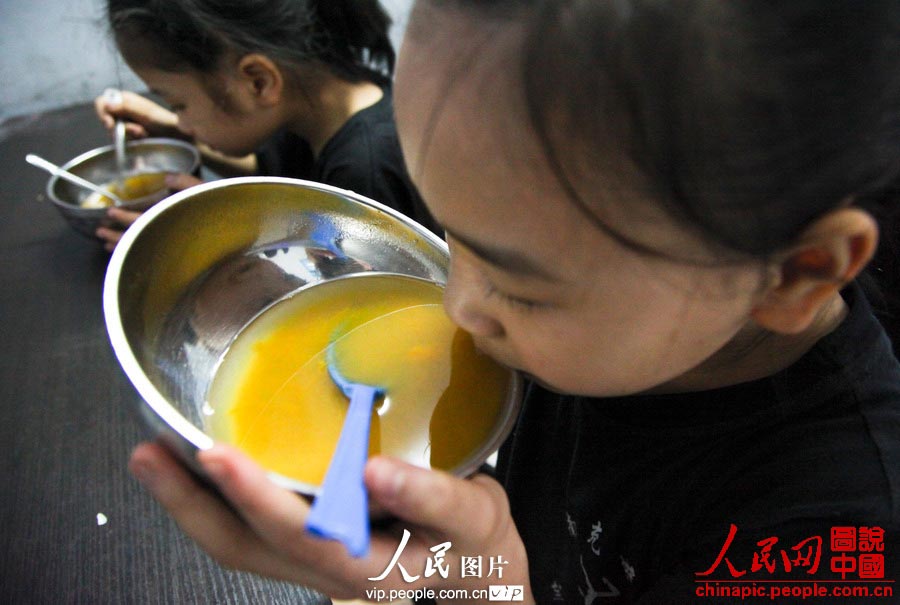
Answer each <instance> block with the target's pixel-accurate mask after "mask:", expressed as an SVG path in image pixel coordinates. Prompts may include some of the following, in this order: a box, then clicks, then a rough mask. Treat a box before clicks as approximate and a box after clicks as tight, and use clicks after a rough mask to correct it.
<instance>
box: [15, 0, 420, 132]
mask: <svg viewBox="0 0 900 605" xmlns="http://www.w3.org/2000/svg"><path fill="white" fill-rule="evenodd" d="M412 2H413V0H382V4H383V5H384V7H385V8H386V9H387V10H388V12H389V13H391V15H392V16H393V18H394V28H393V30H392V31H391V38H392V39H393V40H394V44H395V45H396V46H397V48H399V44H400V40H401V37H402V35H403V31H404V29H405V27H406V17H407V13H408V12H409V8H410V6H411V4H412ZM104 6H105V3H104V2H103V0H0V122H2V121H4V120H6V119H7V118H10V117H13V116H19V115H23V114H29V113H35V112H40V111H45V110H47V109H54V108H57V107H65V106H68V105H74V104H77V103H83V102H86V101H90V100H91V99H93V98H94V97H95V96H97V95H98V94H100V92H102V91H103V89H104V88H107V87H110V86H114V87H120V88H128V89H133V90H143V89H144V87H143V85H142V84H141V83H140V80H138V79H137V77H136V76H135V75H134V74H133V73H132V72H131V70H129V69H128V67H127V66H126V65H125V64H124V63H123V62H122V61H121V60H120V59H119V57H118V53H116V50H115V47H114V45H113V44H112V42H111V41H110V39H109V36H108V35H107V33H106V27H105V23H104V18H103V10H104Z"/></svg>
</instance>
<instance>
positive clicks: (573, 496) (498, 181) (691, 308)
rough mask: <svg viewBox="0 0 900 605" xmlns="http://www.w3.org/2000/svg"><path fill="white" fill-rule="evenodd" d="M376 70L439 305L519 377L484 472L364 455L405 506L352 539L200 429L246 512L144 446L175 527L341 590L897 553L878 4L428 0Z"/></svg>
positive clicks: (702, 573) (842, 561)
mask: <svg viewBox="0 0 900 605" xmlns="http://www.w3.org/2000/svg"><path fill="white" fill-rule="evenodd" d="M396 91H397V94H396V101H397V120H398V128H399V131H400V136H401V142H402V145H403V151H404V156H405V158H406V161H407V165H408V166H409V169H410V173H411V174H412V175H413V179H414V181H415V183H416V184H417V186H418V187H419V189H420V191H421V192H422V194H423V196H424V198H425V199H426V200H427V203H428V205H429V208H430V209H431V210H432V211H433V212H434V215H435V216H436V217H437V219H438V220H439V221H440V222H441V224H442V225H443V226H444V227H445V228H446V233H447V238H448V241H449V243H450V247H451V255H452V256H451V259H452V260H451V274H450V279H449V283H448V285H447V290H446V294H445V300H444V305H445V307H446V310H447V313H448V314H449V316H450V317H451V318H452V319H453V320H454V321H455V322H456V323H458V324H459V326H461V327H462V328H464V329H466V330H467V331H469V332H471V334H472V335H473V336H474V338H475V341H476V343H477V345H478V346H479V347H480V348H481V349H482V350H483V351H485V352H487V353H488V354H490V355H491V356H493V357H495V358H496V359H498V360H500V361H502V362H503V363H505V364H507V365H509V366H512V367H515V368H518V369H520V370H521V371H523V372H525V373H527V374H528V375H529V376H530V377H531V378H532V381H533V382H532V385H531V387H530V389H529V391H528V393H527V395H526V401H525V404H524V409H523V411H522V413H521V416H520V418H519V421H518V426H517V427H516V429H515V431H514V433H513V435H512V436H511V438H510V439H509V440H508V442H507V443H506V444H505V446H504V447H503V449H502V450H501V455H500V460H499V465H498V469H497V470H498V473H497V478H496V479H493V478H489V477H488V476H486V475H478V476H476V477H474V478H472V479H471V480H460V479H455V478H452V477H450V476H448V475H446V474H443V473H438V472H433V471H429V470H423V469H419V468H413V467H410V466H407V465H404V464H401V463H399V462H397V461H394V460H391V459H387V458H384V457H377V458H374V459H372V460H370V461H369V463H368V466H367V468H366V475H365V481H366V485H367V486H368V488H369V490H370V496H371V498H372V500H373V501H374V502H375V503H377V505H379V506H380V507H382V508H384V509H386V510H387V511H389V512H390V513H391V514H392V515H393V516H394V517H395V518H396V521H395V522H394V523H393V524H392V525H390V526H389V527H387V528H386V529H383V530H381V531H379V532H378V533H377V534H376V536H375V538H374V540H373V546H372V550H371V552H370V554H369V555H368V556H367V557H366V558H363V559H351V558H350V557H348V556H347V555H346V553H345V552H344V551H343V549H342V548H341V547H340V546H339V545H337V544H335V543H329V542H324V541H320V540H317V539H315V538H313V537H311V536H309V535H307V534H305V533H304V531H303V523H304V518H305V516H306V514H307V511H308V506H307V504H306V502H304V501H302V500H301V499H300V498H298V497H296V496H295V495H294V494H292V493H289V492H287V491H284V490H282V489H279V488H277V487H275V486H273V485H272V484H271V483H270V482H269V481H268V480H267V478H266V475H265V473H264V472H263V471H262V470H261V469H260V468H259V467H257V466H256V465H255V464H253V463H252V462H250V461H249V460H248V459H247V458H246V457H245V456H243V455H242V454H241V453H239V452H238V451H236V450H234V449H231V448H228V447H222V446H217V447H214V448H212V449H211V450H208V451H205V452H202V453H201V454H199V459H200V462H201V463H202V465H203V467H204V468H205V469H206V470H207V471H208V473H209V475H210V476H211V477H213V478H214V481H215V482H216V485H217V486H218V488H219V489H220V490H221V491H222V493H223V494H224V495H225V496H226V497H227V498H228V499H229V500H230V501H231V503H232V504H233V505H234V507H235V509H236V510H237V511H239V513H240V517H239V516H238V515H236V514H235V513H234V512H232V510H230V509H229V508H227V507H226V506H225V505H223V504H222V503H220V502H219V501H218V500H217V499H216V498H215V497H214V496H212V495H211V494H210V493H208V492H206V491H205V490H204V489H202V488H201V487H200V486H199V485H198V484H197V483H196V482H195V481H194V480H192V479H191V478H190V476H189V475H188V474H187V473H185V472H184V471H183V470H182V469H181V467H180V466H179V465H178V464H177V463H176V462H175V460H174V459H173V458H172V457H171V456H170V455H168V454H167V453H166V450H164V449H163V448H161V447H159V446H157V445H149V444H147V445H142V446H140V447H138V448H137V450H136V451H135V452H134V454H133V457H132V460H131V469H132V471H133V472H134V473H135V475H137V477H139V478H140V479H141V480H142V481H143V482H144V484H145V485H146V486H147V487H148V488H149V489H150V491H151V492H152V493H153V495H154V496H155V497H156V498H157V499H158V500H159V501H160V502H161V503H162V504H163V505H164V506H165V507H166V508H167V509H168V510H169V512H170V513H171V514H172V515H173V516H174V517H175V519H176V520H177V521H178V522H179V523H180V524H181V526H182V528H183V529H184V530H185V531H186V532H187V533H188V534H189V535H191V536H192V537H194V539H196V540H197V541H198V542H199V543H200V544H201V546H203V547H204V548H205V549H207V550H208V551H209V552H210V553H211V554H212V555H213V556H215V557H216V558H218V559H219V560H220V561H221V562H223V563H224V564H225V565H228V566H231V567H237V568H242V569H248V570H252V571H255V572H257V573H261V574H265V575H270V576H274V577H277V578H283V579H288V580H292V581H294V582H299V583H302V584H306V585H309V586H313V587H316V588H318V589H320V590H322V591H324V592H326V593H328V594H332V595H335V596H365V595H366V590H372V589H383V590H386V591H389V590H390V589H410V588H416V587H430V588H433V589H434V590H435V592H436V596H437V597H438V600H442V599H443V600H446V601H452V600H453V598H456V599H458V600H459V602H465V603H471V602H479V601H482V600H483V601H487V600H488V593H487V591H485V592H478V593H474V592H469V593H462V592H451V590H456V589H469V590H470V591H471V590H473V589H485V590H486V589H487V588H488V586H490V585H506V586H513V587H520V588H521V589H522V591H523V592H522V593H518V594H520V595H522V596H523V600H524V601H525V602H532V603H533V602H538V603H543V604H550V603H554V602H561V603H562V602H564V603H586V604H590V603H598V602H599V603H613V602H646V603H685V602H694V601H695V600H697V595H701V592H703V594H702V595H701V596H712V597H715V598H714V599H713V600H712V602H722V601H723V598H722V597H727V596H729V595H731V594H739V593H730V592H728V591H729V590H731V588H732V587H734V586H738V588H740V586H739V585H738V584H735V582H744V585H745V586H748V587H751V588H752V589H754V590H760V591H763V593H764V596H770V597H773V598H774V597H775V596H776V595H775V594H774V593H772V592H771V591H770V589H773V590H774V589H775V586H776V585H775V584H769V583H767V582H771V581H772V580H775V579H778V580H785V581H788V582H790V581H796V582H810V581H813V580H816V579H819V580H822V582H823V583H822V584H821V585H824V586H829V587H830V586H832V584H829V582H833V581H841V580H844V581H848V580H851V579H855V580H857V581H858V580H860V579H861V577H860V575H862V578H866V577H868V578H869V579H870V580H873V578H875V579H877V578H881V579H884V580H888V581H890V580H895V579H896V578H897V574H898V573H900V541H898V539H897V538H898V535H897V532H898V522H900V366H898V363H897V360H896V359H895V357H894V356H893V354H892V351H891V348H890V344H889V341H888V339H887V337H886V336H885V333H884V331H883V329H882V327H881V326H880V325H879V323H878V322H877V321H876V320H875V318H874V317H873V315H872V311H871V310H870V307H869V305H868V303H867V300H866V298H865V297H864V296H863V295H862V294H861V292H860V288H859V287H858V286H857V285H856V283H855V282H856V278H857V277H858V276H859V275H860V273H861V272H862V271H863V270H864V268H865V266H866V264H867V262H868V261H869V259H870V258H871V256H872V254H873V252H874V251H875V249H876V246H877V242H878V238H879V226H878V223H877V222H876V219H875V218H874V217H875V216H876V213H877V212H878V208H877V207H876V206H875V204H877V203H883V204H896V203H897V188H896V186H895V185H894V186H892V183H896V182H897V179H898V173H900V155H898V143H900V3H897V2H896V1H893V0H872V1H870V2H865V3H858V2H854V1H850V0H847V1H833V2H829V3H827V5H826V4H823V3H822V2H821V0H797V1H795V2H757V1H753V2H751V1H739V0H735V1H732V2H727V3H724V2H701V1H691V0H681V1H674V0H672V1H658V0H654V1H652V2H649V1H642V0H622V1H618V2H562V1H552V0H551V1H544V2H530V3H523V2H515V1H512V0H510V1H503V0H497V1H495V2H481V3H475V2H467V1H439V0H422V1H421V2H419V3H417V5H416V7H415V8H414V10H413V14H412V17H411V20H410V24H409V29H408V30H407V37H406V42H405V43H404V50H403V52H402V53H401V57H400V64H399V66H398V72H397V82H396ZM404 530H408V534H405V533H404ZM442 549H443V550H442ZM438 553H443V555H441V556H442V557H443V558H442V562H443V563H444V564H446V565H448V566H449V569H448V570H447V571H448V573H447V574H446V577H445V576H444V575H443V574H442V573H435V572H436V569H437V568H438V562H437V561H436V559H437V557H438ZM395 555H396V558H395ZM862 555H866V556H865V557H863V556H862ZM475 560H477V561H479V562H481V564H482V565H481V566H480V567H479V568H478V571H479V572H478V573H475V572H474V571H473V568H472V567H471V566H470V567H469V568H468V569H469V571H470V572H471V573H465V572H464V569H466V568H465V567H463V563H465V562H470V563H471V562H472V561H475ZM860 561H868V563H867V565H868V566H867V567H865V570H863V568H860V567H858V566H857V564H858V563H859V562H860ZM401 565H402V569H400V566H401ZM429 568H430V571H431V573H428V570H429ZM879 570H880V572H879ZM385 571H387V574H386V575H385V574H384V573H383V572H385ZM489 571H490V572H491V573H489ZM501 573H502V575H501ZM879 573H881V575H879ZM382 575H383V576H384V577H382ZM873 581H874V580H873ZM794 585H795V586H799V584H794ZM781 586H788V587H790V586H792V584H789V583H786V584H783V585H781ZM876 586H880V587H881V588H885V587H886V588H887V590H890V588H891V585H890V584H889V583H887V584H883V585H878V584H873V585H871V587H872V590H876ZM438 591H445V592H438ZM710 591H711V592H710ZM767 591H768V592H767ZM763 593H760V594H763ZM372 594H380V593H369V595H370V598H371V595H372ZM873 594H874V593H873ZM774 600H776V601H779V600H780V599H777V598H774ZM788 600H790V599H788ZM781 602H783V600H781Z"/></svg>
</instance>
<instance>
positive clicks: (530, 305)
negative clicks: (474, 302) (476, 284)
mask: <svg viewBox="0 0 900 605" xmlns="http://www.w3.org/2000/svg"><path fill="white" fill-rule="evenodd" d="M492 297H493V298H496V299H498V300H500V301H501V302H503V303H504V304H506V305H508V306H510V307H512V308H514V309H517V310H520V311H534V310H535V309H539V308H540V307H542V306H543V304H542V303H539V302H537V301H534V300H529V299H527V298H520V297H518V296H512V295H510V294H506V293H504V292H501V291H500V290H498V289H497V288H496V287H494V285H493V284H491V283H490V282H487V281H486V282H485V298H492Z"/></svg>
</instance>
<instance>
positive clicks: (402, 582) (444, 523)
mask: <svg viewBox="0 0 900 605" xmlns="http://www.w3.org/2000/svg"><path fill="white" fill-rule="evenodd" d="M198 458H199V460H200V463H201V464H202V465H203V467H204V469H205V470H206V472H207V473H208V474H209V476H210V477H211V478H212V479H213V481H214V482H215V484H216V486H217V487H218V488H219V489H220V490H221V492H222V493H223V494H224V495H225V497H226V498H228V499H229V500H230V502H231V504H232V505H233V507H234V509H232V508H229V507H228V506H227V505H226V504H225V503H224V502H222V501H221V500H220V499H219V498H217V497H216V496H214V495H213V494H212V493H210V492H209V491H207V490H206V489H204V488H203V487H201V486H200V484H198V483H197V482H196V481H195V480H194V479H193V478H192V477H191V476H190V475H189V474H188V472H187V471H185V470H184V468H183V467H182V466H181V464H180V463H178V462H177V461H176V460H175V459H174V458H173V457H172V455H171V454H169V453H168V451H167V450H166V449H165V448H163V447H162V446H160V445H157V444H143V445H140V446H138V448H137V449H136V450H135V451H134V453H133V454H132V457H131V463H130V468H131V471H132V473H134V474H135V475H136V476H137V477H138V479H140V480H141V482H142V483H143V484H144V485H145V486H146V487H147V488H148V489H149V490H150V491H151V492H152V494H153V496H154V497H155V498H156V499H157V500H159V502H160V503H161V504H162V505H163V506H164V507H165V508H166V509H168V511H169V513H170V514H171V515H172V516H173V517H174V518H175V520H176V521H177V522H178V524H179V525H180V526H181V528H182V530H184V531H185V533H187V534H188V535H189V536H191V537H192V538H193V539H194V540H196V541H197V542H198V543H199V544H200V546H201V547H202V548H204V549H205V550H206V551H207V552H209V553H210V554H211V555H212V556H213V557H214V558H216V559H217V560H218V561H219V562H220V563H222V564H223V565H225V566H226V567H230V568H235V569H243V570H247V571H252V572H255V573H258V574H262V575H265V576H270V577H273V578H277V579H282V580H288V581H291V582H296V583H298V584H303V585H305V586H309V587H311V588H314V589H317V590H319V591H321V592H324V593H326V594H328V595H330V596H333V597H336V598H365V599H368V600H375V599H374V598H373V596H374V595H376V594H380V593H371V592H370V593H368V594H367V591H372V590H384V591H385V595H387V594H389V591H390V590H404V591H407V590H412V589H416V588H420V589H421V588H425V587H427V588H431V589H432V590H434V591H435V593H436V594H439V593H438V591H441V590H445V591H446V590H461V589H466V590H469V591H471V590H474V589H478V590H485V593H486V592H487V591H486V589H487V586H488V585H489V584H497V583H501V584H506V585H521V586H523V587H524V590H525V597H524V602H525V603H529V602H531V603H533V602H534V600H533V599H532V598H531V589H530V584H529V580H528V564H527V560H526V556H525V549H524V546H523V544H522V540H521V538H520V537H519V534H518V531H517V530H516V527H515V525H514V524H513V521H512V518H511V517H510V514H509V504H508V502H507V499H506V494H505V493H504V491H503V488H502V487H501V486H500V485H499V484H498V483H497V482H496V481H494V480H493V479H491V478H489V477H487V476H485V475H478V476H476V477H474V478H472V479H471V480H465V479H459V478H456V477H453V476H451V475H449V474H447V473H442V472H437V471H429V470H425V469H421V468H418V467H414V466H410V465H408V464H406V463H403V462H399V461H396V460H393V459H389V458H384V457H379V458H375V459H373V460H370V461H369V463H368V464H367V466H366V472H365V481H366V486H367V487H368V489H369V496H370V499H371V501H372V503H373V504H374V505H375V506H378V507H380V508H383V509H385V510H386V511H388V512H389V513H390V514H392V515H393V516H394V517H396V518H397V519H399V520H398V521H396V522H395V523H392V524H391V525H390V526H389V527H387V528H380V529H378V530H375V531H373V535H372V545H371V550H370V552H369V554H368V555H367V556H366V557H364V558H361V559H353V558H351V557H350V556H349V555H348V554H347V552H346V550H345V549H344V547H343V546H342V545H340V544H339V543H337V542H332V541H326V540H321V539H317V538H314V537H312V536H310V535H309V534H308V533H306V531H305V529H304V520H305V519H306V515H307V513H308V512H309V505H308V504H307V502H306V501H305V500H304V499H302V498H301V497H299V496H298V495H297V494H294V493H292V492H290V491H287V490H285V489H282V488H280V487H278V486H276V485H275V484H274V483H272V482H271V481H270V480H269V479H268V477H267V476H266V473H265V472H264V471H263V469H261V468H260V467H259V466H257V465H256V464H255V463H253V462H252V461H251V460H250V459H248V458H247V457H246V456H244V455H243V454H241V453H240V452H239V451H238V450H236V449H234V448H231V447H228V446H216V447H214V448H213V449H211V450H207V451H204V452H201V453H200V454H199V455H198ZM235 510H236V511H237V512H238V514H239V515H240V516H238V514H235V512H234V511H235ZM404 530H408V531H409V534H408V536H409V537H408V541H407V542H406V544H405V546H404V547H403V548H402V552H401V554H400V557H399V559H398V560H397V561H398V562H399V564H400V565H402V566H403V568H404V569H405V570H406V572H407V573H408V574H409V577H413V576H418V578H416V579H413V580H410V581H407V578H404V577H403V575H402V572H401V570H400V568H399V565H396V566H394V567H393V568H391V571H390V573H389V574H387V576H386V577H385V578H384V579H378V578H379V576H381V575H382V574H383V573H384V571H385V570H386V569H388V568H389V567H390V564H391V562H392V560H393V559H394V556H395V554H396V553H397V551H398V550H399V547H400V544H401V540H402V538H403V535H404ZM447 542H449V543H450V545H449V546H445V543H447ZM442 545H443V546H444V553H445V554H444V555H442V556H443V561H444V563H445V564H447V565H449V570H448V572H449V573H447V578H446V579H445V578H444V577H443V575H442V574H441V573H440V572H437V573H431V574H428V569H429V568H428V562H429V561H432V563H434V560H433V558H434V557H435V555H436V553H437V552H440V551H441V547H442ZM463 556H467V557H479V556H481V557H482V559H485V560H487V559H489V558H491V557H496V556H500V557H502V559H503V560H504V561H507V562H508V563H507V564H506V565H505V566H504V568H503V578H502V580H501V581H499V582H498V580H497V578H496V577H491V578H488V577H484V578H479V577H467V578H461V575H462V574H461V569H460V560H461V557H463ZM434 570H435V567H434V565H432V571H434ZM426 574H428V576H429V577H426ZM372 578H374V579H372ZM458 596H459V597H461V598H460V599H459V602H460V603H467V604H471V603H476V602H480V600H473V599H471V598H465V597H464V595H463V594H461V593H460V594H458ZM467 596H471V593H469V595H467ZM438 601H439V602H452V601H450V600H443V601H442V600H441V599H440V598H438ZM487 601H488V599H487V596H485V597H484V602H487Z"/></svg>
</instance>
